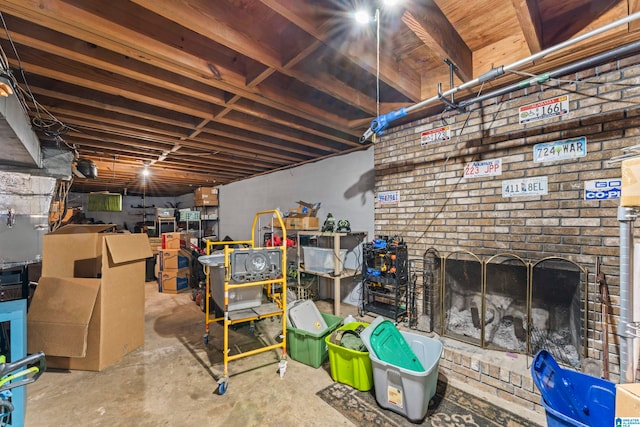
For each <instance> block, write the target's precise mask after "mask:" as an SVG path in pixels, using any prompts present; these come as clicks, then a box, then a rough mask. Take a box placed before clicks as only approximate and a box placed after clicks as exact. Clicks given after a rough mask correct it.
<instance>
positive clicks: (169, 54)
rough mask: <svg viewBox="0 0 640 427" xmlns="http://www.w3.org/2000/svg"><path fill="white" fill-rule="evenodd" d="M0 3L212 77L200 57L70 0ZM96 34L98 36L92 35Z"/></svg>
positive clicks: (233, 79) (235, 79)
mask: <svg viewBox="0 0 640 427" xmlns="http://www.w3.org/2000/svg"><path fill="white" fill-rule="evenodd" d="M3 3H5V4H4V5H3V6H1V9H2V10H5V11H7V12H9V13H10V14H12V15H15V16H20V17H22V18H24V19H27V20H30V21H33V22H36V23H41V22H42V23H43V25H46V26H47V27H48V28H52V29H54V30H56V31H59V32H62V33H65V34H70V35H73V36H74V37H76V38H79V39H81V40H87V41H91V40H93V42H94V43H95V44H97V45H100V44H101V42H103V41H104V40H109V42H110V43H111V44H112V45H114V44H115V45H118V46H119V47H120V49H122V48H124V49H125V51H126V52H127V53H126V55H127V56H130V57H132V58H138V57H140V56H141V54H142V55H147V56H151V57H155V58H158V59H159V60H160V61H162V62H172V63H177V64H180V66H181V67H182V68H183V69H185V68H186V69H189V70H192V71H193V72H196V73H198V74H200V75H202V76H204V77H206V78H209V79H215V78H216V76H215V75H214V74H213V73H212V71H211V68H210V67H209V66H210V64H209V63H208V62H207V61H205V60H203V59H202V58H198V57H196V56H193V55H190V54H188V53H186V52H184V51H183V50H181V49H179V48H175V47H172V46H168V45H166V44H164V43H161V42H159V41H157V40H155V39H152V38H150V37H148V36H146V35H144V34H141V33H139V32H136V31H133V30H131V29H129V28H126V27H124V26H122V25H118V23H116V22H114V21H109V20H106V19H103V18H102V17H100V16H99V15H95V14H93V13H89V12H86V11H85V10H83V9H82V8H79V7H76V6H74V5H72V4H70V3H66V2H64V1H61V0H3ZM43 18H47V19H46V23H44V22H43ZM96 35H99V36H98V37H96ZM131 40H135V44H132V43H131ZM132 46H135V48H133V47H132ZM105 47H107V46H105ZM107 48H108V47H107ZM147 59H149V58H147ZM220 75H221V77H222V79H223V80H224V81H227V82H230V83H232V84H235V85H242V84H243V76H242V75H239V74H237V73H235V72H234V71H233V70H224V71H223V72H221V73H220Z"/></svg>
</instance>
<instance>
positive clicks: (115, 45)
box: [0, 0, 349, 132]
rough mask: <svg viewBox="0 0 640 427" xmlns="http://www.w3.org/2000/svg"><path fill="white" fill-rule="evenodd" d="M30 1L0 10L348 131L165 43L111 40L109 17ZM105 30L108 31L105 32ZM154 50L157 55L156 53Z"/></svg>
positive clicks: (336, 120)
mask: <svg viewBox="0 0 640 427" xmlns="http://www.w3.org/2000/svg"><path fill="white" fill-rule="evenodd" d="M33 3H36V2H35V1H34V0H30V1H29V3H26V4H25V3H22V2H20V1H19V0H18V1H13V0H12V3H6V4H0V10H1V11H4V12H7V13H10V14H12V15H14V16H18V17H20V18H22V19H25V20H29V21H31V22H34V23H37V24H41V25H46V26H47V27H50V28H52V29H54V30H55V31H58V32H61V33H64V34H67V35H70V36H72V37H75V38H77V39H79V40H84V41H87V42H89V43H93V44H95V45H97V46H102V47H104V48H105V49H108V50H112V51H114V52H118V53H120V54H122V55H124V56H126V57H130V58H134V59H136V60H140V61H143V62H147V63H150V64H151V65H154V66H156V67H159V68H163V69H166V70H167V71H170V72H173V73H178V74H184V75H188V76H189V77H190V78H193V79H195V80H197V81H199V82H201V83H205V84H207V85H210V86H213V87H216V88H219V89H222V90H226V91H229V92H232V93H238V94H240V95H242V96H243V97H247V98H249V99H252V100H253V101H256V102H261V103H264V104H265V105H268V106H270V107H272V108H275V109H278V110H281V111H285V112H287V113H290V114H292V115H294V116H298V117H301V118H305V119H307V120H311V121H317V122H318V123H325V122H326V121H329V122H331V123H332V124H333V125H334V126H335V127H337V128H341V129H342V130H343V131H344V132H349V129H348V126H347V121H346V120H345V119H344V118H342V117H340V116H337V115H330V114H328V113H325V115H324V116H318V114H317V111H314V110H311V111H307V109H306V108H304V109H296V108H290V107H289V104H290V103H289V99H288V98H287V97H285V96H282V95H281V94H280V95H279V96H278V97H271V98H266V97H263V96H261V95H260V94H259V93H257V92H256V91H255V90H254V89H252V88H251V87H249V86H247V85H245V79H244V77H242V76H240V77H238V79H237V80H238V81H237V82H235V79H234V82H230V81H220V80H215V79H212V78H211V72H210V70H209V69H208V68H207V71H206V72H205V73H202V72H201V70H199V69H195V70H194V69H191V68H189V67H185V64H184V63H183V62H178V60H179V59H180V58H181V55H176V56H173V55H169V56H167V54H166V53H167V50H169V51H171V49H169V48H170V47H168V46H166V45H162V44H159V45H156V44H153V46H154V49H155V50H153V51H138V50H137V48H138V45H137V44H136V45H135V47H133V46H132V45H131V44H129V45H127V40H126V39H125V40H124V41H122V40H120V41H119V42H114V41H113V40H112V38H113V37H112V36H113V33H116V34H117V33H118V31H117V30H113V28H112V27H113V26H112V25H109V22H108V21H105V20H104V19H102V18H100V17H99V16H96V15H92V14H88V13H86V12H82V13H81V14H80V16H81V17H78V16H77V15H76V14H75V12H74V13H72V14H71V15H70V16H66V15H60V14H59V13H56V12H55V11H53V12H52V11H51V9H52V8H53V9H55V10H58V9H57V7H56V6H54V5H55V4H57V3H60V2H55V1H51V0H49V1H48V2H47V3H53V4H50V5H49V7H44V8H43V9H40V8H39V7H37V6H34V5H33ZM75 9H77V8H71V9H68V8H63V10H62V11H61V13H71V12H69V11H70V10H71V11H75ZM61 17H62V18H61ZM72 18H73V19H72ZM94 18H95V19H94ZM78 19H79V20H84V22H90V23H91V26H90V28H86V27H87V26H86V25H85V24H83V23H82V22H77V21H76V20H78ZM94 24H95V25H94ZM105 32H106V34H107V35H105ZM130 40H136V42H137V41H138V40H139V38H138V37H135V36H132V37H131V39H130ZM156 53H157V54H158V55H159V56H157V55H156ZM205 65H206V64H205Z"/></svg>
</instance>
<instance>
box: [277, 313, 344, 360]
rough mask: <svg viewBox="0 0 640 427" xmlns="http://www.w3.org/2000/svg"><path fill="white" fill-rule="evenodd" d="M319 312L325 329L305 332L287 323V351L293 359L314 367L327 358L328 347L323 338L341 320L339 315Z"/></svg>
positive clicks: (336, 326)
mask: <svg viewBox="0 0 640 427" xmlns="http://www.w3.org/2000/svg"><path fill="white" fill-rule="evenodd" d="M320 314H321V315H322V317H323V319H324V321H325V322H326V323H327V329H326V330H325V331H324V332H319V333H312V332H307V331H304V330H302V329H298V328H294V327H292V326H291V325H289V324H287V353H288V354H289V356H291V358H292V359H293V360H297V361H298V362H302V363H304V364H305V365H310V366H313V367H314V368H319V367H320V365H322V363H323V362H324V361H325V360H327V353H328V348H327V343H326V342H325V340H324V338H325V337H326V336H327V335H329V334H331V332H333V331H335V330H336V329H337V328H338V326H340V322H342V317H340V316H334V315H333V314H327V313H320Z"/></svg>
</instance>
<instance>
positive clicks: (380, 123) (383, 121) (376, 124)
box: [360, 12, 640, 144]
mask: <svg viewBox="0 0 640 427" xmlns="http://www.w3.org/2000/svg"><path fill="white" fill-rule="evenodd" d="M637 19H640V12H636V13H633V14H631V15H628V16H626V17H624V18H621V19H618V20H616V21H613V22H611V23H609V24H607V25H603V26H602V27H599V28H596V29H595V30H592V31H589V32H587V33H585V34H582V35H580V36H578V37H574V38H572V39H570V40H567V41H565V42H562V43H559V44H557V45H554V46H551V47H549V48H547V49H544V50H542V51H540V52H537V53H534V54H533V55H530V56H528V57H526V58H523V59H521V60H519V61H516V62H514V63H512V64H509V65H505V66H500V67H495V68H492V69H491V70H489V71H488V72H486V73H484V74H482V75H481V76H479V77H477V78H475V79H473V80H470V81H468V82H466V83H463V84H461V85H459V86H456V87H454V88H452V89H449V90H448V91H445V92H443V93H439V94H438V95H436V96H432V97H431V98H428V99H425V100H423V101H420V102H418V103H417V104H414V105H411V106H409V107H405V108H401V109H399V110H395V111H392V112H390V113H387V114H382V115H379V116H378V117H376V118H375V119H373V120H372V121H371V126H370V127H369V129H367V130H366V131H365V132H364V133H363V134H362V136H361V137H360V143H362V144H364V143H365V142H366V141H367V140H368V139H369V138H370V137H371V136H373V134H378V135H382V134H383V132H384V130H385V129H386V128H387V127H388V126H389V124H390V123H391V122H392V121H394V120H397V119H399V118H401V117H404V116H406V115H407V114H409V113H411V112H413V111H416V110H419V109H421V108H423V107H425V106H427V105H430V104H432V103H434V102H437V101H440V100H441V99H442V98H444V97H447V96H450V95H454V94H455V93H457V92H459V91H461V90H466V89H470V88H472V87H474V86H477V85H479V84H481V83H484V82H487V81H490V80H493V79H495V78H497V77H499V76H501V75H503V74H505V72H507V71H513V70H516V69H517V68H518V67H521V66H522V65H524V64H528V63H530V62H533V61H535V60H537V59H540V58H543V57H545V56H547V55H549V54H550V53H553V52H557V51H559V50H561V49H564V48H566V47H569V46H572V45H574V44H576V43H579V42H581V41H584V40H586V39H589V38H591V37H593V36H596V35H598V34H601V33H604V32H606V31H609V30H610V29H612V28H615V27H618V26H620V25H624V24H628V23H629V22H632V21H635V20H637ZM514 90H515V89H514ZM494 96H495V95H494Z"/></svg>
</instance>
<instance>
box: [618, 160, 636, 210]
mask: <svg viewBox="0 0 640 427" xmlns="http://www.w3.org/2000/svg"><path fill="white" fill-rule="evenodd" d="M621 168H622V190H621V196H620V206H626V207H636V206H640V158H637V159H627V160H623V161H622V167H621Z"/></svg>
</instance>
